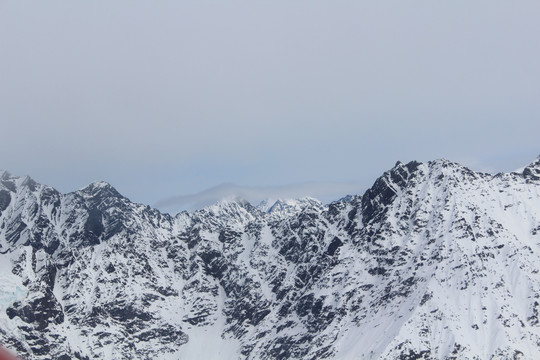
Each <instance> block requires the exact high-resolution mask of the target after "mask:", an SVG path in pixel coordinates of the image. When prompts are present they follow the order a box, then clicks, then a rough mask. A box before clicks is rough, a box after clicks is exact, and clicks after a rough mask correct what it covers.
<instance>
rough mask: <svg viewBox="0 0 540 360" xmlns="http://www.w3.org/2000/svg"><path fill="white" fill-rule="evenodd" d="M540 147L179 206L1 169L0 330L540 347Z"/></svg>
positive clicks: (166, 346) (124, 352)
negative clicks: (327, 190)
mask: <svg viewBox="0 0 540 360" xmlns="http://www.w3.org/2000/svg"><path fill="white" fill-rule="evenodd" d="M539 255H540V158H538V159H536V160H535V161H534V162H533V163H531V164H530V165H528V166H526V167H524V168H523V169H521V170H520V171H519V172H513V173H500V174H487V173H481V172H475V171H472V170H470V169H468V168H466V167H464V166H461V165H459V164H457V163H453V162H450V161H447V160H436V161H431V162H427V163H418V162H410V163H407V164H402V163H399V162H398V163H397V164H396V165H395V166H394V167H393V168H392V169H390V170H389V171H387V172H385V173H384V174H383V175H382V176H381V177H380V178H378V179H377V180H376V181H375V182H374V184H373V186H371V187H370V188H369V189H368V190H367V191H366V192H365V193H364V194H357V195H353V196H350V197H347V198H343V199H340V200H337V201H335V202H332V203H330V204H328V205H324V204H322V203H321V202H319V201H317V200H315V199H312V198H304V199H297V200H286V199H284V200H279V201H276V202H271V203H268V202H267V203H262V204H260V206H258V207H256V206H254V205H252V204H250V203H249V202H247V201H243V200H229V201H222V202H219V203H216V204H214V205H211V206H208V207H206V208H204V209H202V210H198V211H194V212H182V213H179V214H177V215H175V216H173V215H169V214H166V213H161V212H159V211H158V210H156V209H153V208H151V207H149V206H145V205H141V204H136V203H133V202H131V201H130V200H129V199H127V198H126V197H124V196H122V195H121V194H120V193H119V192H118V191H117V190H116V189H114V188H113V187H112V186H110V185H109V184H107V183H105V182H96V183H92V184H90V185H88V186H87V187H85V188H83V189H81V190H79V191H76V192H72V193H68V194H61V193H59V192H57V191H56V190H55V189H53V188H51V187H48V186H44V185H41V184H38V183H36V182H35V181H33V180H32V179H31V178H29V177H16V176H12V175H10V174H9V173H7V172H1V173H0V270H1V272H0V342H1V343H3V344H4V345H5V346H6V347H9V348H11V349H14V350H16V351H17V352H19V354H21V355H23V356H26V357H27V358H28V359H51V358H53V359H61V360H67V359H92V358H99V359H201V358H205V359H324V358H328V359H377V358H380V359H463V358H480V359H485V358H486V359H491V358H492V359H508V358H523V359H537V358H539V357H540V323H539V319H538V311H539V306H540V305H539V304H540V262H539V261H538V257H539Z"/></svg>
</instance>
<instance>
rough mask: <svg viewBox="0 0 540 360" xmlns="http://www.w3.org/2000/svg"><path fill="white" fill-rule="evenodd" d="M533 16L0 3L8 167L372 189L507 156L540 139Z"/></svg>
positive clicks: (493, 7)
mask: <svg viewBox="0 0 540 360" xmlns="http://www.w3.org/2000/svg"><path fill="white" fill-rule="evenodd" d="M539 19H540V2H538V1H537V0H534V1H533V0H531V1H527V0H524V1H518V2H510V1H497V0H491V1H444V2H443V1H407V2H403V1H369V2H368V1H317V0H310V1H305V0H294V1H281V0H278V1H271V2H270V1H256V0H255V1H253V0H251V1H220V2H218V1H206V0H197V1H166V0H163V1H159V2H149V1H138V0H135V1H113V2H97V1H92V2H73V1H67V0H66V1H47V2H44V1H15V0H12V1H6V0H0V125H1V126H0V168H3V169H6V170H9V171H11V172H12V173H14V174H17V175H24V174H29V175H31V176H32V177H34V178H35V179H36V180H37V181H40V182H43V183H46V184H49V185H52V186H54V187H56V188H57V189H59V190H61V191H64V192H66V191H72V190H75V189H77V188H80V187H83V186H84V185H86V184H88V183H89V182H91V181H94V180H106V181H108V182H110V183H112V184H113V185H114V186H115V187H116V188H117V189H118V190H119V191H120V192H121V193H123V194H125V195H126V196H128V197H130V198H132V199H133V200H134V201H137V202H143V203H147V204H155V203H158V201H160V200H161V199H166V198H170V197H180V198H181V196H182V195H189V194H195V193H199V192H204V191H205V189H208V188H211V187H214V186H216V185H219V184H222V183H235V184H240V185H243V186H248V187H250V186H251V187H258V188H274V187H283V186H288V185H289V184H303V183H310V184H313V183H318V184H321V186H318V188H321V187H322V184H325V187H326V188H325V191H322V190H321V191H322V192H324V193H325V194H326V195H328V194H329V193H331V192H332V186H335V189H336V190H335V192H336V196H338V195H342V194H341V192H343V191H344V190H343V189H344V188H347V190H348V191H349V190H350V184H358V189H359V190H358V192H362V191H363V190H364V189H365V188H367V187H368V186H369V185H371V183H373V181H374V180H375V178H376V177H377V176H379V175H380V174H381V173H382V172H383V171H385V170H387V169H388V168H390V167H392V166H393V165H394V163H395V162H396V161H397V160H401V161H403V162H406V161H410V160H420V161H427V160H431V159H435V158H440V157H444V158H448V159H450V160H454V161H458V162H461V163H463V164H464V165H467V166H469V167H471V168H473V169H477V170H490V171H495V172H497V171H507V170H512V169H514V168H518V167H521V166H523V165H526V164H527V163H528V162H530V161H532V160H533V158H535V157H536V156H537V155H539V154H540V146H539V144H540V142H539V140H538V138H539V134H540V100H539V99H540V65H539V64H540V41H539V40H538V38H539V35H540V20H539ZM332 184H334V185H332ZM344 184H346V185H344ZM292 187H293V188H297V187H298V185H294V186H292ZM315 192H316V191H315ZM313 195H314V196H317V194H313Z"/></svg>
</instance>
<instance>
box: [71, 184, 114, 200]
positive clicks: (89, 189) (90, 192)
mask: <svg viewBox="0 0 540 360" xmlns="http://www.w3.org/2000/svg"><path fill="white" fill-rule="evenodd" d="M78 192H79V193H82V194H83V195H84V196H86V197H94V196H112V197H122V195H121V194H120V193H119V192H118V191H117V190H116V189H115V188H114V187H113V186H112V185H111V184H109V183H108V182H106V181H94V182H92V183H90V184H88V185H87V186H85V187H84V188H82V189H80V190H78Z"/></svg>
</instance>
